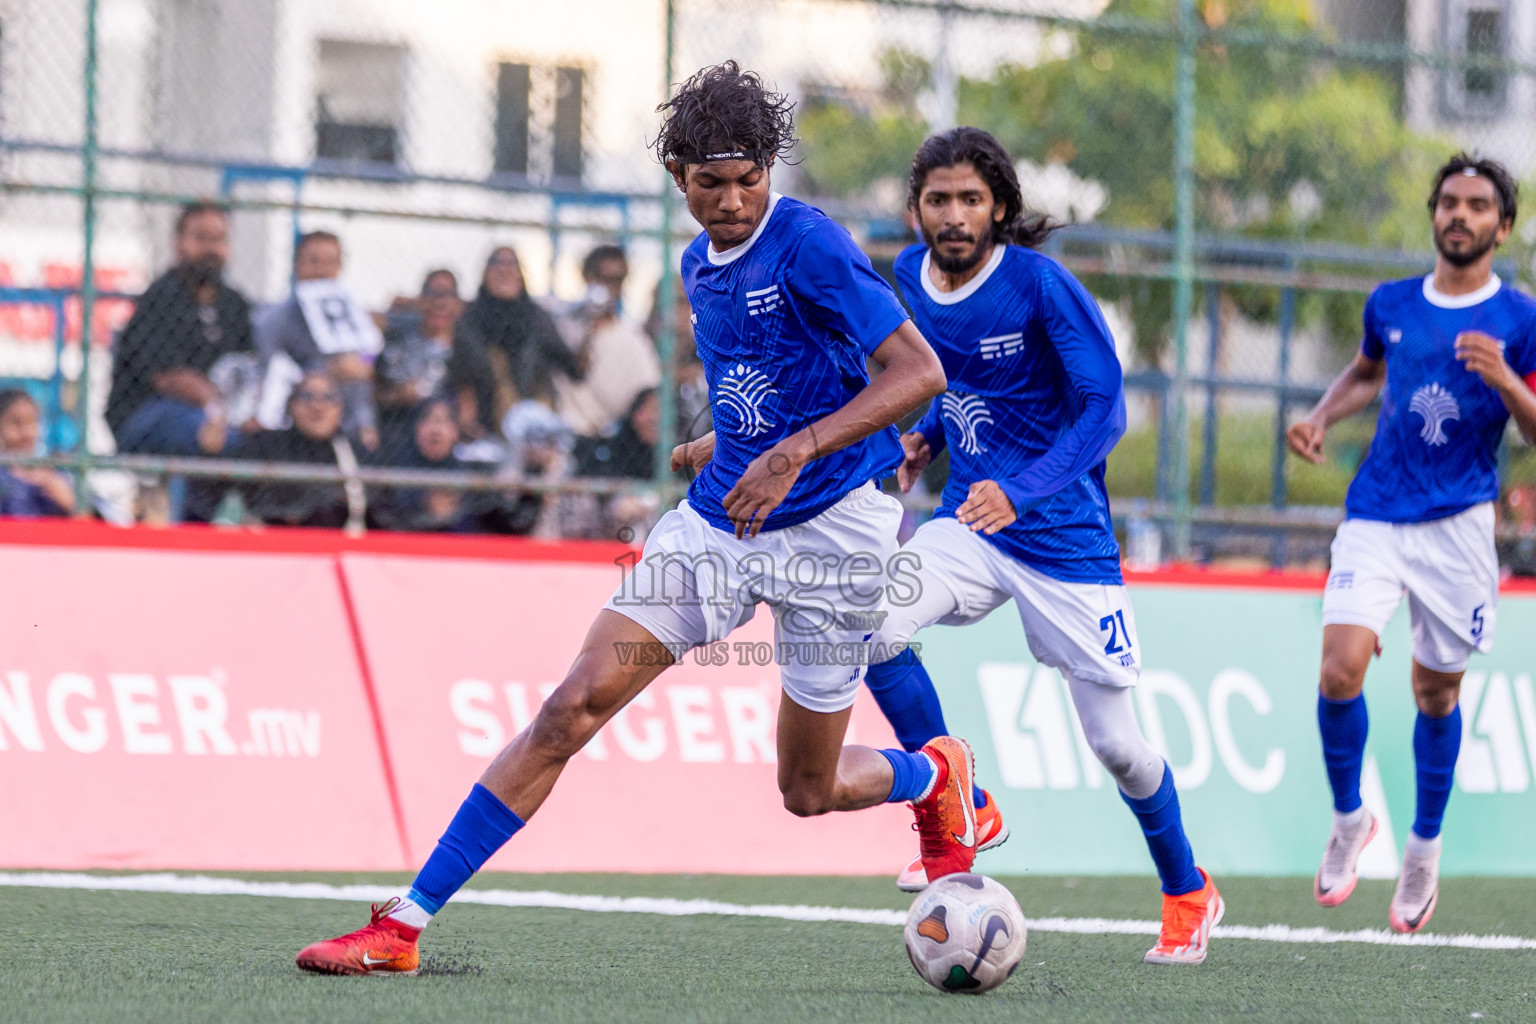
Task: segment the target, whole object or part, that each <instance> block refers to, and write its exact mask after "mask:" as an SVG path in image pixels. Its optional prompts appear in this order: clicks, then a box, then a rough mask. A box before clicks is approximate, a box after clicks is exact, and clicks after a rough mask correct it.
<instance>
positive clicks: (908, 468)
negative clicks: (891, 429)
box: [896, 430, 933, 494]
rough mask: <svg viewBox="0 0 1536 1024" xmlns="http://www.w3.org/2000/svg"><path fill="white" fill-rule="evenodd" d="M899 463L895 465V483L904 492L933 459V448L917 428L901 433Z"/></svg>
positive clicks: (915, 481)
mask: <svg viewBox="0 0 1536 1024" xmlns="http://www.w3.org/2000/svg"><path fill="white" fill-rule="evenodd" d="M901 456H902V457H901V465H899V466H897V467H896V485H897V486H898V487H900V488H901V493H902V494H906V493H907V492H908V491H910V490H911V489H912V485H913V484H915V483H917V478H918V477H920V476H922V475H923V470H925V469H927V468H928V463H930V462H932V461H933V448H932V447H931V446H930V445H929V444H928V438H927V437H925V436H924V435H923V433H922V432H921V431H919V430H914V431H912V432H911V433H909V434H902V435H901Z"/></svg>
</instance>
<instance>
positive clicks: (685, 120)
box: [652, 60, 800, 167]
mask: <svg viewBox="0 0 1536 1024" xmlns="http://www.w3.org/2000/svg"><path fill="white" fill-rule="evenodd" d="M794 110H795V105H794V103H792V102H791V101H790V100H789V98H788V97H786V96H783V95H781V94H779V93H776V92H771V91H770V90H769V89H768V88H767V87H766V86H764V85H763V80H762V78H760V77H759V76H758V75H757V74H755V73H754V72H751V71H743V70H741V66H740V65H739V64H737V63H736V62H735V61H734V60H728V61H726V62H725V63H724V64H716V65H714V66H713V67H707V68H701V69H700V70H699V71H697V72H695V73H694V75H693V77H691V78H689V79H688V81H686V82H684V83H683V84H682V85H681V86H680V87H679V88H678V90H677V94H676V95H674V96H673V97H672V98H671V99H669V100H667V102H665V103H663V104H661V105H660V106H659V107H657V108H656V112H657V113H659V114H663V115H664V117H663V119H662V122H661V134H660V135H658V136H657V137H656V141H655V142H654V143H653V144H652V148H654V149H655V151H656V157H657V159H659V160H660V161H661V162H662V163H663V164H665V163H666V162H667V161H669V160H676V161H678V162H679V163H681V164H684V165H687V164H700V163H707V162H708V161H710V160H729V159H737V160H740V159H747V160H751V161H753V162H754V163H756V164H758V165H759V166H761V167H766V166H768V164H769V163H770V162H771V161H772V160H773V159H774V158H776V157H781V156H784V155H785V154H786V153H788V152H789V151H790V150H791V149H793V148H794V145H795V143H797V142H799V141H800V140H799V139H798V138H796V137H795V118H794Z"/></svg>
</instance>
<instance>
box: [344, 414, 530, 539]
mask: <svg viewBox="0 0 1536 1024" xmlns="http://www.w3.org/2000/svg"><path fill="white" fill-rule="evenodd" d="M460 436H461V435H460V433H459V417H458V409H457V408H456V407H455V404H454V401H453V399H452V398H449V397H447V396H445V395H437V396H434V397H431V398H428V399H427V400H426V401H424V402H422V403H421V404H420V405H419V406H418V407H417V409H416V414H415V422H414V424H413V425H412V427H411V429H410V443H409V444H408V445H405V446H403V448H395V449H391V454H390V456H389V457H387V458H383V459H376V460H375V462H377V463H378V464H380V465H383V466H387V467H390V468H398V469H424V470H440V471H446V472H459V473H472V472H488V471H489V470H490V469H491V468H493V467H491V466H488V465H486V464H485V463H473V462H464V461H462V460H460V459H459V458H458V457H457V456H455V455H454V448H455V447H457V445H458V443H459V439H460ZM538 511H539V503H538V499H537V498H536V497H534V496H526V497H524V498H520V499H512V500H509V499H507V498H505V497H503V496H502V495H500V494H497V493H494V492H491V491H462V490H454V489H451V488H446V487H438V488H434V487H389V488H381V489H380V493H379V495H378V497H377V498H374V499H372V500H370V501H369V505H368V514H369V521H370V522H371V523H372V524H373V525H374V526H375V527H377V528H378V529H381V530H415V531H422V532H430V533H514V532H523V533H526V532H528V530H530V529H532V527H533V521H534V520H535V519H536V518H537V516H538Z"/></svg>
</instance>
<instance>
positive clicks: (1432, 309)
mask: <svg viewBox="0 0 1536 1024" xmlns="http://www.w3.org/2000/svg"><path fill="white" fill-rule="evenodd" d="M1431 281H1432V278H1430V277H1426V278H1417V277H1415V278H1410V279H1409V280H1406V281H1393V282H1391V283H1390V284H1384V285H1382V286H1381V287H1379V288H1377V289H1376V290H1375V291H1374V292H1372V293H1371V297H1370V299H1369V300H1368V301H1367V302H1366V304H1365V333H1364V337H1363V338H1362V340H1361V342H1360V351H1361V353H1362V354H1364V355H1365V357H1366V358H1367V359H1385V360H1386V361H1387V383H1386V387H1385V388H1383V389H1382V393H1381V414H1380V416H1378V417H1377V420H1376V436H1375V437H1374V438H1373V439H1372V440H1371V450H1370V452H1369V453H1368V454H1367V455H1366V457H1365V461H1364V462H1362V463H1361V464H1360V471H1359V472H1358V473H1356V474H1355V479H1354V480H1353V481H1352V482H1351V483H1350V485H1349V494H1348V496H1347V497H1346V498H1345V501H1344V510H1345V512H1346V514H1348V515H1349V516H1351V517H1354V518H1358V519H1380V520H1385V521H1386V522H1391V523H1419V522H1425V521H1427V520H1430V519H1441V518H1444V517H1445V516H1450V515H1455V514H1456V513H1458V512H1461V511H1464V510H1465V509H1468V508H1471V507H1472V506H1473V505H1477V504H1479V503H1481V502H1485V501H1493V500H1494V499H1496V498H1497V497H1498V496H1499V476H1498V449H1499V440H1500V438H1501V437H1502V436H1503V434H1504V425H1505V423H1506V422H1507V421H1508V419H1509V411H1508V410H1507V409H1505V408H1504V402H1503V400H1502V399H1501V398H1499V396H1498V394H1497V393H1496V392H1495V391H1494V390H1493V389H1492V388H1490V387H1489V386H1488V385H1486V384H1484V383H1483V381H1482V378H1481V377H1479V376H1478V375H1477V374H1475V373H1472V372H1471V371H1470V370H1468V369H1467V368H1466V367H1465V366H1464V365H1463V364H1462V363H1461V362H1460V361H1459V360H1458V359H1457V358H1456V336H1457V335H1458V334H1460V333H1461V332H1463V331H1481V332H1483V333H1484V334H1488V335H1491V336H1492V337H1494V338H1497V339H1499V340H1500V341H1502V342H1504V345H1505V348H1504V358H1505V359H1507V360H1508V361H1509V363H1510V365H1511V366H1512V367H1514V369H1515V372H1516V373H1518V374H1519V375H1520V376H1521V377H1529V376H1530V374H1531V373H1532V372H1533V371H1536V336H1533V334H1536V300H1533V299H1532V298H1531V297H1530V296H1528V295H1524V294H1522V293H1520V292H1517V291H1515V290H1514V289H1512V288H1507V287H1505V286H1504V284H1503V282H1501V281H1500V280H1499V279H1498V277H1497V276H1495V277H1494V278H1493V280H1491V281H1489V282H1488V284H1487V286H1486V287H1484V288H1482V289H1480V290H1479V291H1477V292H1473V293H1472V294H1470V295H1456V296H1447V295H1441V294H1440V293H1439V292H1436V291H1435V290H1434V288H1433V286H1432V284H1431Z"/></svg>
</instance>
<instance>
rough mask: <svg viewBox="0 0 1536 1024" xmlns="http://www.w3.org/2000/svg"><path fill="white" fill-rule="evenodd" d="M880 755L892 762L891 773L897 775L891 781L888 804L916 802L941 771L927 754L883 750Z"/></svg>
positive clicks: (886, 799) (886, 800)
mask: <svg viewBox="0 0 1536 1024" xmlns="http://www.w3.org/2000/svg"><path fill="white" fill-rule="evenodd" d="M880 753H882V754H884V755H885V759H886V760H887V761H889V762H891V772H892V773H893V774H894V775H895V778H893V779H892V780H891V795H890V796H888V797H886V798H885V802H886V803H888V804H900V803H907V802H910V801H912V800H916V799H917V798H918V797H920V796H922V795H923V791H924V790H926V789H927V788H928V784H929V783H931V782H932V781H933V777H934V776H935V775H936V774H938V771H939V770H938V769H937V768H935V767H934V766H933V762H932V761H930V760H929V759H928V755H927V754H909V753H907V752H906V751H905V750H882V751H880Z"/></svg>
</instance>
